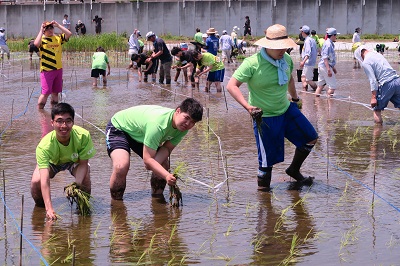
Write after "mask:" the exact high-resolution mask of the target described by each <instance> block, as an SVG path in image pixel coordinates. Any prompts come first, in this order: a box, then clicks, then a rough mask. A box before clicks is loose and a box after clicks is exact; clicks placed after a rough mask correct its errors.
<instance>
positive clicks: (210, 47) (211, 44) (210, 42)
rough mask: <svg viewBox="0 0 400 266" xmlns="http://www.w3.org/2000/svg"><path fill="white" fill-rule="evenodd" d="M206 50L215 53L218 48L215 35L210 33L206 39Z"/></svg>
mask: <svg viewBox="0 0 400 266" xmlns="http://www.w3.org/2000/svg"><path fill="white" fill-rule="evenodd" d="M206 46H207V52H209V53H211V54H213V55H217V53H218V49H219V40H218V38H217V37H215V35H210V36H209V37H208V38H207V39H206Z"/></svg>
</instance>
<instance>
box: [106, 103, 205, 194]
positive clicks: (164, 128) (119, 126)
mask: <svg viewBox="0 0 400 266" xmlns="http://www.w3.org/2000/svg"><path fill="white" fill-rule="evenodd" d="M202 117H203V106H202V105H201V104H200V103H199V102H198V101H197V100H195V99H193V98H186V99H185V100H184V101H183V102H182V103H181V104H180V105H179V106H178V107H177V108H176V109H171V108H166V107H162V106H158V105H139V106H134V107H131V108H128V109H125V110H122V111H119V112H117V113H116V114H115V115H114V116H113V117H112V118H111V120H110V121H109V122H108V124H107V127H106V143H107V152H108V156H110V158H111V161H112V165H113V170H112V173H111V177H110V193H111V198H112V199H115V200H122V199H123V195H124V192H125V188H126V177H127V174H128V171H129V167H130V154H131V150H133V151H134V152H135V153H136V154H137V155H138V156H139V157H141V158H142V159H143V162H144V165H145V167H146V169H147V170H151V171H152V175H151V179H150V184H151V189H152V196H160V195H162V194H163V191H164V188H165V185H166V184H167V183H168V185H171V186H173V185H175V184H176V178H175V176H174V175H173V174H171V173H170V172H169V171H168V170H169V156H170V155H171V152H172V151H173V150H174V148H175V147H176V146H177V145H178V144H179V143H180V142H181V141H182V139H183V137H184V136H185V135H186V134H187V133H188V131H189V130H190V129H191V128H193V127H194V125H195V124H196V123H197V122H199V121H201V120H202ZM135 182H137V181H135Z"/></svg>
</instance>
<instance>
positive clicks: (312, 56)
mask: <svg viewBox="0 0 400 266" xmlns="http://www.w3.org/2000/svg"><path fill="white" fill-rule="evenodd" d="M307 55H308V60H307V61H306V62H305V64H304V65H305V66H314V65H315V63H316V62H317V43H316V42H315V40H314V39H313V38H311V37H310V36H307V37H306V39H305V40H304V47H303V52H302V53H301V58H303V59H304V57H306V56H307Z"/></svg>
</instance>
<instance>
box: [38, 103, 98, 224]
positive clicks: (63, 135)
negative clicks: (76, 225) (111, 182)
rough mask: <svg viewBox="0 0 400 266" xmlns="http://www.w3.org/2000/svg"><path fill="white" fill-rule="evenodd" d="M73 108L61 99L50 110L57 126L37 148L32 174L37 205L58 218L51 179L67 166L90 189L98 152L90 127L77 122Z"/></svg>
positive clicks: (79, 184)
mask: <svg viewBox="0 0 400 266" xmlns="http://www.w3.org/2000/svg"><path fill="white" fill-rule="evenodd" d="M74 116H75V111H74V108H73V107H72V106H71V105H69V104H67V103H58V104H56V105H55V106H54V107H53V109H52V110H51V125H52V126H53V128H54V130H53V131H51V132H49V133H48V134H47V135H46V136H44V137H43V138H42V140H41V141H40V143H39V145H38V146H37V148H36V161H37V165H36V168H35V170H34V172H33V175H32V181H31V194H32V198H33V199H34V200H35V203H36V205H38V206H45V207H46V217H47V218H48V219H49V220H56V219H57V216H56V213H55V212H54V209H53V205H52V203H51V196H50V179H52V178H54V176H55V175H56V174H57V173H58V172H60V171H64V170H69V172H70V173H71V175H73V176H74V177H75V182H76V183H77V184H78V186H80V189H82V190H83V191H86V192H88V193H90V192H91V182H90V171H89V159H90V158H92V157H93V156H94V155H95V154H96V150H95V149H94V147H93V143H92V139H91V137H90V133H89V131H87V130H85V129H83V128H81V127H79V126H75V125H74Z"/></svg>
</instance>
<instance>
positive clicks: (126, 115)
mask: <svg viewBox="0 0 400 266" xmlns="http://www.w3.org/2000/svg"><path fill="white" fill-rule="evenodd" d="M174 113H175V109H171V108H166V107H162V106H158V105H139V106H135V107H131V108H128V109H125V110H122V111H119V112H117V113H116V114H115V115H114V116H113V117H112V118H111V123H112V124H113V125H114V127H115V128H117V129H119V130H122V131H124V132H125V133H127V134H128V135H129V136H130V137H131V138H133V139H134V140H136V141H137V142H140V143H143V144H144V145H145V146H147V147H149V148H151V149H153V150H157V149H158V147H159V146H160V145H162V144H163V143H164V142H165V141H167V140H169V141H170V142H171V143H172V144H173V145H174V146H176V145H178V144H179V142H181V140H182V138H183V137H184V136H185V135H186V134H187V132H188V131H187V130H186V131H179V130H178V129H175V128H173V127H172V117H173V115H174Z"/></svg>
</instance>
